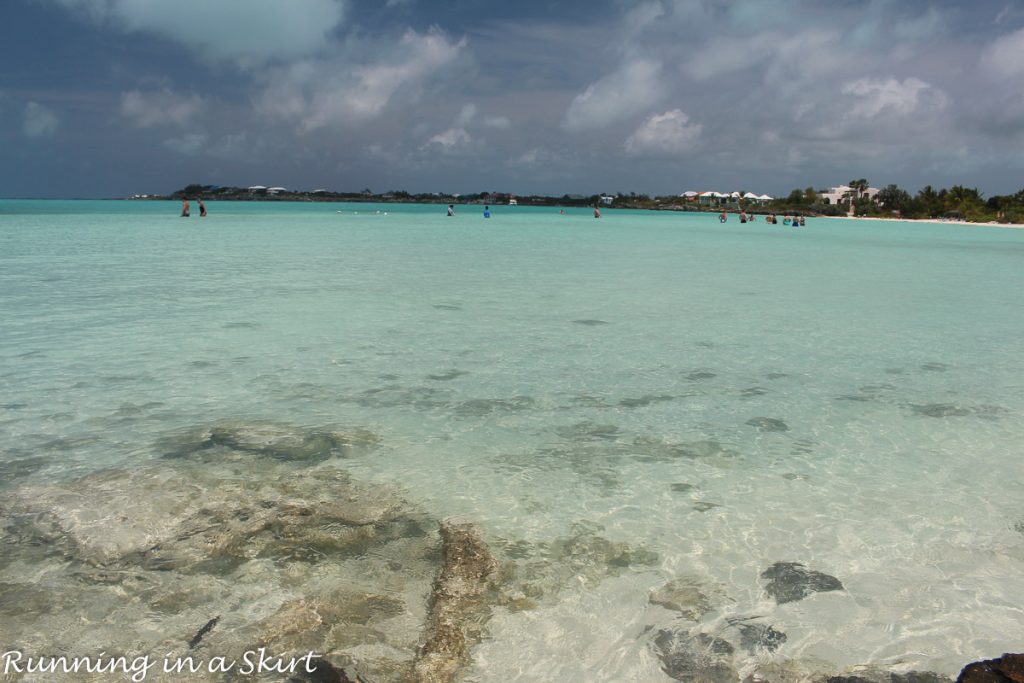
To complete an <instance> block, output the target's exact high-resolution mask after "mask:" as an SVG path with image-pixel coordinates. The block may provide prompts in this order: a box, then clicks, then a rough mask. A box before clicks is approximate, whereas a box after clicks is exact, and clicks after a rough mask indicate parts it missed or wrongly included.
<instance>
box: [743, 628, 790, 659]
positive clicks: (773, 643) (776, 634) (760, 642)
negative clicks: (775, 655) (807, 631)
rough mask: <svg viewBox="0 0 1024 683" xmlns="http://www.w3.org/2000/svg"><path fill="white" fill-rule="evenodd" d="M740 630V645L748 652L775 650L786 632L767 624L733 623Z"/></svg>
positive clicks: (782, 641)
mask: <svg viewBox="0 0 1024 683" xmlns="http://www.w3.org/2000/svg"><path fill="white" fill-rule="evenodd" d="M733 625H734V626H736V628H738V629H739V632H740V646H741V647H743V649H744V650H746V651H747V652H749V653H750V654H752V655H753V654H757V652H758V651H759V650H766V651H768V652H775V651H776V650H778V649H779V647H780V646H781V645H782V644H783V643H785V642H786V634H785V633H783V632H781V631H776V630H775V629H774V628H772V627H771V626H769V625H768V624H750V623H734V624H733Z"/></svg>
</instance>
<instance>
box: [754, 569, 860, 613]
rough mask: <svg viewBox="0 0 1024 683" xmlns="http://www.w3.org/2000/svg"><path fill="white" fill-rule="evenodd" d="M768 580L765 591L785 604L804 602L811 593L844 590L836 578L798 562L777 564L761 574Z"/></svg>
mask: <svg viewBox="0 0 1024 683" xmlns="http://www.w3.org/2000/svg"><path fill="white" fill-rule="evenodd" d="M761 578H762V579H768V584H767V585H766V586H765V591H767V593H768V595H770V596H772V597H773V598H775V602H777V603H778V604H780V605H781V604H783V603H786V602H795V601H797V600H803V599H804V598H806V597H807V596H808V595H810V594H811V593H816V592H825V591H838V590H843V584H842V582H840V581H839V579H837V578H836V577H834V576H829V575H828V574H823V573H821V572H818V571H814V570H811V569H807V568H806V567H804V565H802V564H800V563H798V562H776V563H775V564H773V565H772V566H771V567H769V568H768V569H765V570H764V571H763V572H761Z"/></svg>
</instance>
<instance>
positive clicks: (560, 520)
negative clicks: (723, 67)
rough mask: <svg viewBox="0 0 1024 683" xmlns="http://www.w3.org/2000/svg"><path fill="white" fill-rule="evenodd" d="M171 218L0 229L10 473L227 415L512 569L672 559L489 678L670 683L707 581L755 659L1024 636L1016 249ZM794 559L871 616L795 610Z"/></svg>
mask: <svg viewBox="0 0 1024 683" xmlns="http://www.w3.org/2000/svg"><path fill="white" fill-rule="evenodd" d="M177 208H178V207H177V205H176V204H173V203H165V202H29V201H0V321H2V323H0V364H2V365H0V438H2V448H3V455H2V456H0V457H2V458H3V459H4V460H5V461H7V462H15V461H24V460H25V459H27V458H42V459H43V463H44V466H42V467H40V468H38V469H37V470H35V471H33V472H32V473H31V474H28V475H27V476H20V475H19V476H18V477H15V478H13V479H12V480H10V481H7V482H3V483H2V484H0V485H3V486H6V487H13V486H21V485H24V484H26V483H32V484H38V483H41V482H47V481H52V480H57V479H64V478H69V477H74V476H80V475H82V474H85V473H88V472H91V471H95V470H98V469H102V468H105V467H124V466H126V465H127V466H131V465H133V464H141V463H145V462H150V461H153V460H154V459H157V458H158V457H159V455H160V453H159V449H158V448H157V447H156V446H155V445H154V444H156V443H158V442H159V441H160V439H162V438H165V437H166V436H167V435H168V434H174V433H180V432H181V431H182V430H188V429H191V428H193V427H195V426H197V425H203V424H208V423H210V422H212V421H217V420H239V421H258V420H272V421H274V422H280V423H286V424H292V425H299V426H305V427H311V428H312V427H315V428H327V427H339V426H348V427H352V426H356V427H361V428H365V429H368V430H370V431H372V432H375V433H376V434H378V435H380V437H381V439H382V446H381V448H380V449H378V450H376V451H374V452H373V453H372V454H369V455H365V456H361V457H355V458H352V459H350V460H348V461H346V463H345V467H346V469H348V470H349V471H351V472H353V474H354V475H355V476H357V477H358V478H360V479H362V480H365V481H372V482H381V483H391V484H397V485H399V486H401V487H402V488H403V489H404V491H405V494H406V496H407V498H408V499H410V500H412V501H415V502H416V503H417V504H419V505H421V506H423V507H424V508H425V509H427V510H428V511H429V512H431V513H432V514H434V515H436V516H438V517H448V516H453V515H457V516H461V517H466V518H468V519H470V520H473V521H475V522H477V523H478V524H479V525H480V526H481V527H482V529H483V530H484V533H485V535H486V537H487V538H488V539H489V540H490V541H491V542H492V543H494V545H495V547H498V548H500V547H504V545H507V544H509V543H514V542H517V541H526V542H528V543H535V544H543V543H546V542H550V541H551V540H552V539H557V538H566V537H571V536H573V535H574V534H577V533H578V532H579V529H580V528H585V529H588V530H590V531H592V532H593V533H595V534H599V535H600V536H601V537H603V538H605V539H608V540H610V541H612V542H625V543H628V544H630V545H631V546H632V547H634V548H642V549H644V550H646V551H649V552H650V553H653V554H656V560H650V561H647V562H643V563H638V564H637V565H636V566H631V567H628V568H627V569H625V570H624V571H621V572H615V573H614V575H607V576H601V577H598V578H593V577H588V576H586V575H584V574H581V575H580V576H579V577H578V580H573V581H568V582H566V585H564V586H563V587H562V588H561V589H560V590H559V591H557V592H555V593H550V592H549V594H548V595H546V596H545V598H544V599H542V600H541V601H540V603H539V604H538V605H537V606H536V607H535V608H534V609H531V610H526V611H507V610H503V609H500V608H499V609H498V610H496V612H495V614H494V616H493V617H492V619H491V621H490V623H489V638H488V639H487V640H486V641H485V642H483V643H481V644H480V645H479V646H478V647H477V648H476V650H475V653H474V658H475V659H474V665H473V668H472V670H471V672H470V677H471V679H472V680H479V681H506V680H512V679H515V680H523V681H548V680H560V681H589V680H663V679H664V675H663V674H662V673H661V672H660V671H659V665H658V662H657V659H656V657H654V655H652V654H651V652H650V650H649V649H647V648H646V647H645V646H644V645H643V644H642V643H643V641H642V636H643V634H644V633H645V632H646V631H647V630H648V629H649V627H650V626H652V625H653V626H655V627H660V626H662V625H664V624H666V623H668V622H670V621H671V615H669V614H668V612H667V611H666V610H664V609H663V608H661V607H657V606H652V605H650V604H649V603H648V594H649V592H650V591H651V590H652V589H655V588H657V587H659V586H662V585H664V584H665V583H666V582H667V581H668V580H669V579H672V578H673V577H676V576H680V575H694V576H698V577H701V578H702V579H703V580H706V581H708V582H710V583H714V584H717V585H719V587H720V590H721V593H722V595H724V596H727V597H726V599H724V600H723V601H721V603H720V604H719V605H718V607H717V610H716V612H715V613H713V614H712V615H710V616H709V617H706V620H707V623H706V626H707V627H708V628H714V627H715V624H716V623H717V624H718V625H719V626H721V625H722V624H726V623H728V620H729V619H730V618H735V617H747V616H752V615H758V616H762V617H765V618H767V619H769V620H770V623H772V624H773V625H774V626H775V627H776V628H778V629H779V630H782V631H784V632H786V634H787V636H788V638H787V641H786V643H785V644H784V645H783V646H782V647H781V648H780V649H779V650H778V652H776V653H774V654H772V655H766V654H762V655H759V657H761V658H762V659H763V658H764V657H769V658H770V657H778V658H783V659H804V660H823V661H827V662H829V663H831V664H834V665H835V666H836V667H844V666H850V665H855V664H876V665H880V666H886V667H891V668H896V669H901V670H911V669H929V670H934V671H939V672H942V673H946V674H955V672H956V671H957V670H959V668H960V667H961V666H962V665H963V664H965V663H966V662H968V661H970V660H972V659H976V658H979V657H992V656H997V655H999V654H1001V653H1002V652H1004V651H1009V650H1013V649H1014V648H1017V649H1019V644H1020V642H1022V640H1024V610H1022V608H1021V606H1020V605H1021V602H1020V596H1021V595H1024V571H1022V570H1024V531H1022V528H1024V508H1022V505H1021V503H1022V497H1021V491H1022V490H1024V470H1022V469H1021V467H1020V456H1021V447H1020V444H1021V443H1024V353H1022V351H1024V343H1022V341H1021V340H1022V339H1024V316H1022V315H1021V312H1020V292H1021V288H1022V284H1024V276H1022V272H1024V271H1022V264H1024V231H1016V230H1006V229H996V228H989V227H972V226H961V225H924V224H909V223H891V222H885V223H881V222H880V223H875V222H854V221H843V220H826V219H816V220H811V221H809V222H808V225H807V227H806V228H803V229H792V228H789V227H786V226H781V225H777V226H768V225H765V224H764V223H760V222H758V223H754V224H749V225H740V224H738V223H737V222H735V219H734V220H733V221H732V222H730V223H728V224H726V225H720V224H719V223H718V221H717V218H716V217H715V216H714V215H711V214H705V215H690V214H679V213H667V212H666V213H655V212H629V211H606V212H605V213H604V214H603V216H602V218H601V219H600V220H594V219H593V218H592V217H591V214H590V213H589V212H587V211H586V210H582V209H581V210H568V211H567V214H566V215H559V213H558V210H557V209H549V208H531V207H494V209H493V214H494V215H493V217H492V218H490V219H488V220H484V219H483V218H482V216H481V211H479V210H478V209H477V207H460V210H459V212H458V214H457V215H456V216H455V217H454V218H447V217H446V216H445V215H444V214H445V212H444V207H443V206H402V205H382V206H372V205H353V204H285V203H216V202H210V203H209V204H208V208H209V209H210V215H209V217H207V218H205V219H202V220H200V219H199V218H197V217H193V218H191V219H189V220H183V219H180V218H178V217H177ZM758 418H768V419H761V420H758ZM553 561H555V560H553ZM778 561H793V562H800V563H803V564H805V565H807V566H808V567H810V568H812V569H815V570H819V571H822V572H825V573H827V574H830V575H832V576H835V577H837V578H839V579H840V580H841V581H842V583H843V585H844V587H845V590H843V591H836V592H831V593H819V594H815V595H813V596H811V597H809V598H807V599H805V600H803V601H799V602H794V603H787V604H782V605H777V604H775V601H774V600H772V599H771V598H770V597H769V596H768V595H767V594H766V593H765V591H764V583H765V582H764V580H763V579H761V578H759V574H760V572H762V571H763V570H765V569H766V568H767V567H769V566H770V565H772V564H773V563H775V562H778ZM8 571H10V570H8ZM7 578H10V577H7ZM716 620H717V621H716ZM756 659H757V658H756V657H752V658H751V661H750V662H748V663H747V664H745V665H744V666H746V667H747V668H748V669H749V668H750V667H752V666H754V665H755V664H756V662H755V661H754V660H756ZM741 673H742V671H741Z"/></svg>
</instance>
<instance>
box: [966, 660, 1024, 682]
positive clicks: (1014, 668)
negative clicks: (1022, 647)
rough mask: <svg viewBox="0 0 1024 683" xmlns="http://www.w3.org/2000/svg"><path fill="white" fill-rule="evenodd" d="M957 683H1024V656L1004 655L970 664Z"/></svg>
mask: <svg viewBox="0 0 1024 683" xmlns="http://www.w3.org/2000/svg"><path fill="white" fill-rule="evenodd" d="M956 683H1024V654H1004V655H1003V656H1002V657H999V658H997V659H986V660H984V661H981V662H974V663H972V664H968V665H967V666H965V667H964V668H963V670H962V671H961V672H960V676H959V677H958V678H957V679H956Z"/></svg>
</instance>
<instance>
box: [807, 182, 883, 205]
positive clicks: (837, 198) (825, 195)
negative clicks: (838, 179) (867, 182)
mask: <svg viewBox="0 0 1024 683" xmlns="http://www.w3.org/2000/svg"><path fill="white" fill-rule="evenodd" d="M878 193H879V189H878V188H877V187H869V188H867V189H865V190H863V191H860V192H858V190H857V189H856V188H853V187H850V186H849V185H837V186H836V187H830V188H829V189H828V191H827V192H819V193H818V200H819V201H820V202H821V203H822V204H852V203H853V201H854V200H856V199H874V198H875V195H876V194H878Z"/></svg>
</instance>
